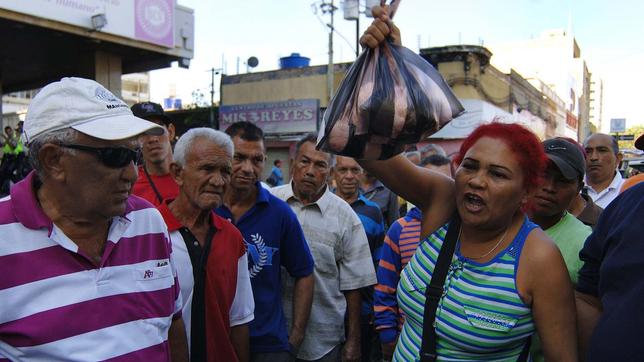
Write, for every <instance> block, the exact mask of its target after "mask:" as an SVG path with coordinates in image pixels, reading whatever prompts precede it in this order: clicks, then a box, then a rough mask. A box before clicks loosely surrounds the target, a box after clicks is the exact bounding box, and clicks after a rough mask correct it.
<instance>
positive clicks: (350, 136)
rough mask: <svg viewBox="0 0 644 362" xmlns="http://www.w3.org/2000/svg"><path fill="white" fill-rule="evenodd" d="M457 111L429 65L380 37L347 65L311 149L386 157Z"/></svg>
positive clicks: (453, 99)
mask: <svg viewBox="0 0 644 362" xmlns="http://www.w3.org/2000/svg"><path fill="white" fill-rule="evenodd" d="M463 111H464V108H463V106H462V105H461V103H460V102H459V101H458V99H457V98H456V96H455V95H454V93H453V92H452V90H451V89H450V88H449V86H448V85H447V83H446V82H445V80H444V79H443V77H442V76H441V75H440V73H438V71H437V70H436V69H435V68H434V67H433V66H432V65H431V64H429V63H428V62H427V61H426V60H425V59H423V58H422V57H420V56H419V55H418V54H416V53H414V52H412V51H411V50H409V49H407V48H405V47H402V46H397V45H394V44H392V43H391V42H390V41H385V42H384V43H383V44H381V45H380V47H378V48H376V49H370V48H367V49H365V50H364V51H363V52H362V54H360V56H359V57H358V59H356V61H355V62H354V63H353V64H352V65H351V67H350V68H349V71H348V72H347V75H346V77H345V78H344V79H343V80H342V83H340V87H339V88H338V90H337V92H336V94H335V95H334V96H333V99H331V102H330V103H329V106H328V108H327V109H326V111H325V112H324V117H323V122H322V125H321V127H320V131H319V134H318V143H317V148H318V149H319V150H322V151H325V152H330V153H335V154H338V155H343V156H349V157H353V158H361V159H372V160H375V159H387V158H390V157H392V156H394V155H396V154H398V153H400V152H402V151H403V149H404V147H405V145H406V144H412V143H417V142H418V141H420V140H422V139H424V138H426V137H427V136H429V135H431V134H433V133H435V132H436V131H438V130H439V129H440V128H441V127H443V126H444V125H445V124H447V123H448V122H449V121H451V120H452V119H453V118H454V117H456V116H458V115H460V114H461V113H463Z"/></svg>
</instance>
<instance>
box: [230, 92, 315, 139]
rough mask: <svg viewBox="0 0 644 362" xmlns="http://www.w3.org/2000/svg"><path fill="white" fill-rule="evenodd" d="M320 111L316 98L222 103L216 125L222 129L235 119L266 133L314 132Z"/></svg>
mask: <svg viewBox="0 0 644 362" xmlns="http://www.w3.org/2000/svg"><path fill="white" fill-rule="evenodd" d="M319 110H320V100H319V99H298V100H290V101H284V102H274V103H254V104H240V105H230V106H221V107H219V128H220V129H222V130H224V129H226V128H227V127H228V126H230V125H231V124H232V123H234V122H239V121H247V122H252V123H254V124H256V125H257V126H258V127H259V128H261V129H262V130H263V131H264V133H267V134H276V133H282V134H284V133H306V132H315V131H316V130H317V123H318V116H319Z"/></svg>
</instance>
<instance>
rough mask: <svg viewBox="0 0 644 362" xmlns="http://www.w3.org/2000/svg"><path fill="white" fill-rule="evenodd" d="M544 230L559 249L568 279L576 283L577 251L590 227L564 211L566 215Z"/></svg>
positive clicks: (577, 268) (589, 231)
mask: <svg viewBox="0 0 644 362" xmlns="http://www.w3.org/2000/svg"><path fill="white" fill-rule="evenodd" d="M544 231H545V232H546V234H548V236H550V238H551V239H552V240H553V241H554V242H555V244H556V245H557V247H558V248H559V251H561V255H562V256H563V258H564V262H565V263H566V267H567V268H568V273H569V274H570V280H572V283H573V284H575V285H576V284H577V273H579V269H581V265H582V262H581V259H579V251H580V250H581V248H582V247H583V246H584V241H586V238H587V237H588V235H590V233H591V232H592V229H591V228H590V226H588V225H584V223H582V222H581V221H579V220H577V218H576V217H574V216H572V215H571V214H569V213H567V212H566V215H565V216H564V217H562V218H561V220H559V222H558V223H556V224H554V225H553V226H551V227H550V228H548V229H547V230H544Z"/></svg>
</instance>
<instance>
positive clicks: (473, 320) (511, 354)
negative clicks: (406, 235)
mask: <svg viewBox="0 0 644 362" xmlns="http://www.w3.org/2000/svg"><path fill="white" fill-rule="evenodd" d="M536 227H537V226H536V225H535V224H534V223H532V222H530V221H529V220H528V219H527V218H525V220H524V223H523V225H522V226H521V229H520V230H519V232H518V234H517V236H516V237H515V238H514V240H513V241H512V243H511V244H510V245H508V247H506V248H505V249H504V250H503V251H501V252H499V253H498V254H497V255H496V256H495V257H494V258H493V259H492V260H490V261H489V262H486V263H478V262H475V261H473V260H471V259H468V258H465V257H463V256H462V255H461V254H460V252H459V249H460V248H459V244H457V246H456V251H455V252H454V256H453V258H452V264H451V265H450V268H449V271H448V274H447V278H446V279H445V285H444V288H445V289H444V290H445V291H444V292H443V295H442V297H441V299H440V301H439V303H438V307H437V308H436V321H435V328H436V335H437V336H438V340H437V349H436V350H437V354H438V360H442V361H516V360H517V358H518V357H519V355H520V354H521V351H522V350H523V347H524V345H525V344H526V341H527V338H528V337H530V336H531V335H532V334H533V333H534V332H535V325H534V321H533V319H532V309H531V308H530V306H528V305H525V304H524V303H523V301H522V299H521V297H520V296H519V292H518V290H517V288H516V270H517V267H518V265H519V257H520V256H521V250H522V249H523V243H524V241H525V239H526V238H527V236H528V234H529V233H530V231H532V229H534V228H536ZM446 233H447V225H445V226H443V227H441V228H440V229H438V230H437V231H436V232H434V233H433V234H432V235H430V236H429V237H428V238H427V239H425V240H423V241H422V242H421V244H420V245H419V246H418V250H417V251H416V254H414V256H413V257H412V259H411V260H410V261H409V264H407V267H406V268H405V269H403V271H402V273H401V274H400V283H399V284H398V304H399V305H400V308H401V309H402V311H403V312H404V313H405V317H406V319H405V324H404V325H403V329H402V331H401V333H400V338H399V339H398V344H397V345H396V351H395V352H394V358H393V360H394V361H417V360H419V352H420V346H421V341H422V335H423V315H424V306H425V290H426V289H427V285H428V284H429V281H430V280H431V276H432V272H433V270H434V266H435V263H436V260H437V258H438V253H439V251H440V249H441V247H442V245H443V241H444V240H445V235H446Z"/></svg>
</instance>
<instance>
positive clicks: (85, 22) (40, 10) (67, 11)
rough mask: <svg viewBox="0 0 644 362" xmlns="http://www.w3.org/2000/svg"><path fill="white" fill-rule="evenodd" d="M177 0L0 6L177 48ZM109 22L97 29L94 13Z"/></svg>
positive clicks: (9, 0)
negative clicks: (93, 24) (175, 43)
mask: <svg viewBox="0 0 644 362" xmlns="http://www.w3.org/2000/svg"><path fill="white" fill-rule="evenodd" d="M174 6H175V0H26V1H25V0H21V1H16V0H0V8H3V9H6V10H11V11H14V12H18V13H23V14H27V15H31V16H36V17H40V18H44V19H48V20H54V21H58V22H61V23H65V24H70V25H75V26H79V27H83V28H87V29H88V30H89V31H92V30H100V31H101V32H104V33H109V34H114V35H119V36H122V37H126V38H131V39H136V40H140V41H144V42H148V43H153V44H157V45H161V46H164V47H168V48H172V47H174ZM100 14H103V15H104V16H105V19H106V20H107V24H106V25H105V26H104V27H102V28H101V29H94V28H93V26H92V16H95V15H100Z"/></svg>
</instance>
